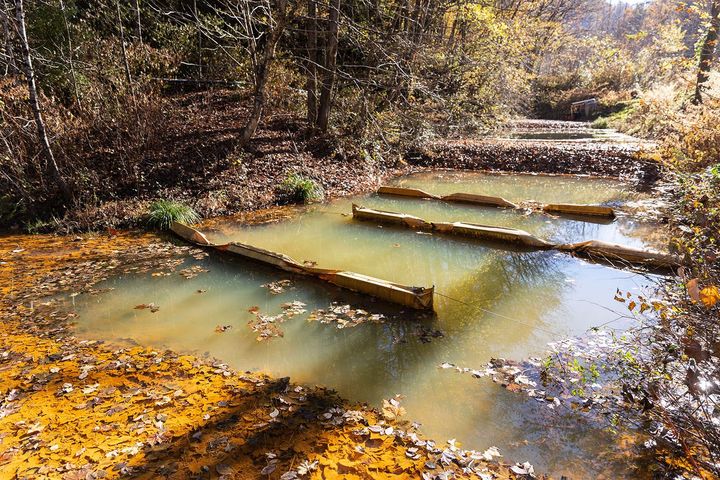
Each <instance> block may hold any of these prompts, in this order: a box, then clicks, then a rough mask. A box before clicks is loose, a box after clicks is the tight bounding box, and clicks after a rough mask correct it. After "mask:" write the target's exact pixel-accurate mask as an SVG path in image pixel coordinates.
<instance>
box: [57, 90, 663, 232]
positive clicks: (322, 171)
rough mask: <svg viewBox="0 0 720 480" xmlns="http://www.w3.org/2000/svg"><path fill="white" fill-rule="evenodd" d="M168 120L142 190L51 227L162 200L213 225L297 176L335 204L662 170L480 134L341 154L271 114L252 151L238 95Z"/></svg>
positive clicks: (116, 221)
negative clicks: (516, 180) (405, 189)
mask: <svg viewBox="0 0 720 480" xmlns="http://www.w3.org/2000/svg"><path fill="white" fill-rule="evenodd" d="M162 115H163V118H162V119H161V121H158V123H161V124H162V128H159V129H158V130H157V132H156V135H154V137H153V138H152V140H151V141H149V142H148V144H147V146H146V150H145V151H144V153H143V158H142V160H141V161H140V164H139V165H138V166H137V169H138V170H139V171H141V172H143V174H142V178H141V180H139V183H137V184H136V185H134V186H133V187H132V188H130V189H129V190H128V191H126V192H117V193H116V194H114V197H115V198H114V199H112V200H106V201H103V202H101V203H99V204H97V205H92V206H81V207H78V208H76V209H73V210H70V211H69V212H68V213H67V215H65V217H64V218H63V219H61V220H59V222H57V224H56V225H55V226H54V227H53V226H52V225H49V229H53V230H58V231H66V232H68V231H92V230H96V231H97V230H102V229H104V228H108V227H110V228H127V227H136V226H141V225H142V223H143V216H144V215H145V214H146V211H147V206H148V204H149V202H150V201H152V200H153V199H157V198H168V199H173V200H178V201H182V202H185V203H187V204H189V205H190V206H192V207H193V208H195V210H196V211H198V213H200V215H201V216H203V217H204V218H210V217H215V216H220V215H234V214H238V213H242V212H250V211H253V210H258V209H261V208H266V207H270V206H274V205H279V204H284V203H287V202H288V201H289V199H288V198H287V197H286V196H285V195H284V194H283V192H282V189H281V184H282V182H283V180H285V178H287V175H288V173H290V172H297V173H299V174H302V175H303V176H306V177H308V178H311V179H313V180H315V181H316V182H317V183H318V184H320V185H321V186H322V188H323V190H324V192H325V194H326V197H327V198H334V197H340V196H347V195H352V194H359V193H365V192H369V191H371V190H373V189H374V188H376V187H377V186H379V185H380V184H382V183H383V182H384V181H385V180H386V179H388V178H390V177H392V176H396V175H402V174H407V173H412V172H414V171H418V170H423V169H432V168H462V169H472V170H495V171H521V172H538V173H566V174H586V175H600V176H610V177H615V178H624V179H626V180H628V181H630V182H633V183H635V184H636V185H637V186H638V188H647V187H648V186H649V185H652V183H653V182H654V181H655V180H657V179H658V177H659V168H658V165H657V164H656V163H654V162H652V161H647V160H641V159H639V158H638V156H637V155H636V154H637V150H638V148H637V146H636V145H623V144H601V143H582V142H573V143H568V144H565V145H557V144H553V143H550V142H527V141H524V142H513V141H493V140H487V139H484V138H482V137H480V136H474V137H468V138H462V139H435V140H431V141H427V142H425V143H424V144H423V145H420V146H418V147H417V148H415V149H413V150H412V151H409V152H406V153H405V154H404V155H401V154H400V153H398V154H396V155H395V156H394V158H385V159H382V160H381V159H374V160H373V159H371V158H358V156H362V155H358V154H351V153H348V152H346V151H345V150H344V149H343V147H339V145H343V143H344V142H345V140H347V139H345V140H343V139H339V140H338V139H335V140H330V139H327V138H319V139H313V140H309V139H308V138H307V135H306V132H305V129H304V121H303V120H302V119H301V118H299V117H298V116H294V115H289V114H276V113H273V112H272V111H270V113H269V114H268V116H267V118H266V119H265V121H264V122H263V123H262V124H261V126H260V128H259V130H258V132H257V134H256V135H255V137H254V138H253V140H252V141H251V142H250V144H249V146H248V147H247V148H246V149H245V150H243V151H238V150H237V149H236V148H235V147H234V146H233V142H234V139H235V138H237V136H238V135H239V133H240V132H241V131H242V128H243V126H244V118H245V117H246V115H247V112H246V109H245V107H244V102H242V101H239V99H238V93H237V92H236V91H232V90H214V91H211V92H195V93H183V94H176V95H171V96H169V97H168V98H167V104H166V105H165V107H164V108H163V111H162ZM548 125H549V126H550V127H551V128H554V129H558V131H563V130H564V129H567V128H569V127H568V124H567V123H566V122H565V123H563V122H546V123H545V122H543V123H541V124H540V126H543V127H547V126H548ZM535 126H537V125H535ZM571 126H572V125H571ZM347 143H348V144H350V143H351V142H350V141H347ZM338 147H339V148H338ZM103 154H106V153H103ZM101 160H102V159H100V158H98V162H100V161H101ZM109 183H117V182H114V181H109Z"/></svg>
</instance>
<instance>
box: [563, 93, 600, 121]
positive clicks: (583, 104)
mask: <svg viewBox="0 0 720 480" xmlns="http://www.w3.org/2000/svg"><path fill="white" fill-rule="evenodd" d="M599 106H600V104H599V103H598V101H597V98H588V99H587V100H580V101H579V102H573V103H571V104H570V120H577V119H578V118H586V119H587V118H590V115H591V114H592V113H594V112H595V111H597V109H598V107H599Z"/></svg>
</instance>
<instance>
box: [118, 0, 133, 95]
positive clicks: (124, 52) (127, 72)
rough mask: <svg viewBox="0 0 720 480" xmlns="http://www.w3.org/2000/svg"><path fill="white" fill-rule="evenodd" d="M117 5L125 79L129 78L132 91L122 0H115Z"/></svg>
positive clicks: (128, 81) (128, 82)
mask: <svg viewBox="0 0 720 480" xmlns="http://www.w3.org/2000/svg"><path fill="white" fill-rule="evenodd" d="M115 6H116V7H117V19H118V28H119V29H120V47H121V50H122V57H123V65H124V67H125V80H127V84H128V89H129V90H130V91H131V93H132V76H131V75H130V63H129V62H128V57H127V50H126V49H125V29H124V28H123V22H122V13H121V12H120V0H115Z"/></svg>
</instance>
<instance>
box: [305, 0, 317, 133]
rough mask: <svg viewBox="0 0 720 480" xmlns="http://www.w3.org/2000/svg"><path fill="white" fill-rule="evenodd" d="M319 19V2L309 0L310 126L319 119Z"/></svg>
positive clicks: (308, 64)
mask: <svg viewBox="0 0 720 480" xmlns="http://www.w3.org/2000/svg"><path fill="white" fill-rule="evenodd" d="M317 32H318V19H317V2H316V0H308V4H307V50H308V60H307V80H306V82H305V90H306V91H307V122H308V125H310V127H314V126H315V122H316V121H317V108H318V107H317V71H318V69H317V67H318V50H317V49H318V43H317Z"/></svg>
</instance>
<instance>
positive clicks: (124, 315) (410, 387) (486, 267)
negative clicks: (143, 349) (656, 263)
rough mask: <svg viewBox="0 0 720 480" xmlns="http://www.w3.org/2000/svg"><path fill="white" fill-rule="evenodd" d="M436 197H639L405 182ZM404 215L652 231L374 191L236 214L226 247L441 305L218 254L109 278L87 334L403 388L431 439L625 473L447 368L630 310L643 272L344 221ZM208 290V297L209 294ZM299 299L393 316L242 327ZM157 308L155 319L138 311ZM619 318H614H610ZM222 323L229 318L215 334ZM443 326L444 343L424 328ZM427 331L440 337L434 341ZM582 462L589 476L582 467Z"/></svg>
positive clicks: (246, 365)
mask: <svg viewBox="0 0 720 480" xmlns="http://www.w3.org/2000/svg"><path fill="white" fill-rule="evenodd" d="M397 183H398V184H401V185H403V186H412V187H418V188H423V189H425V190H427V191H429V192H431V193H436V194H445V193H452V192H455V191H459V192H474V193H481V192H482V193H484V194H487V195H502V196H505V197H506V198H508V199H509V200H513V201H518V200H526V199H534V200H538V201H543V202H549V201H565V202H583V203H605V204H614V205H619V204H622V203H623V202H624V201H627V200H629V199H634V198H635V195H634V194H632V193H630V192H629V191H627V190H626V189H624V188H623V186H622V185H621V184H618V183H616V182H612V181H609V180H598V179H578V178H574V177H560V176H558V177H540V176H530V175H508V176H498V175H486V174H478V173H457V172H454V173H448V172H439V173H433V174H423V175H416V176H412V177H406V178H403V179H400V180H398V181H397ZM353 202H355V203H360V204H362V205H364V206H368V207H374V208H382V209H385V210H391V211H402V212H406V213H411V214H414V215H418V216H421V217H423V218H425V219H428V220H445V221H455V220H463V221H469V222H475V223H484V224H490V225H499V226H507V227H515V228H522V229H525V230H527V231H529V232H531V233H534V234H536V235H539V236H541V237H544V238H548V239H552V240H563V241H581V240H587V239H591V238H598V239H602V240H608V241H616V242H619V243H624V244H632V245H639V246H641V245H644V242H643V240H642V236H643V235H642V232H643V229H644V228H648V227H647V226H644V225H641V224H638V223H636V222H633V221H632V220H630V219H628V218H621V219H618V220H617V221H616V222H614V223H611V224H607V225H602V224H595V223H584V222H578V221H573V220H568V219H561V218H553V217H549V216H545V215H542V214H532V215H523V214H522V213H519V212H516V211H510V210H501V209H493V208H483V207H477V206H464V205H453V204H445V203H442V202H437V201H427V200H414V199H403V198H393V197H379V196H374V195H373V196H368V197H362V198H354V199H341V200H338V201H334V202H331V203H328V204H321V205H314V206H311V207H307V208H298V212H297V213H298V215H297V216H295V217H294V218H291V219H289V220H286V221H282V222H279V223H271V224H266V225H258V226H252V227H247V226H241V225H233V224H231V223H228V224H225V225H223V228H222V229H221V230H215V231H213V232H211V234H210V237H211V239H212V240H215V241H225V240H235V241H241V242H245V243H249V244H252V245H255V246H259V247H262V248H266V249H269V250H274V251H278V252H282V253H285V254H288V255H290V256H292V257H294V258H296V259H297V260H300V261H304V260H313V261H317V262H318V264H319V266H323V267H332V268H342V269H348V270H352V271H356V272H359V273H364V274H368V275H373V276H377V277H380V278H383V279H386V280H391V281H395V282H401V283H405V284H410V285H418V286H430V285H435V286H436V291H437V292H438V295H437V296H436V298H435V311H436V315H434V316H433V315H421V314H418V313H416V312H405V311H401V310H399V309H397V308H393V307H390V306H387V305H383V304H381V303H379V302H373V301H368V300H367V299H363V298H360V297H359V296H356V295H354V294H350V293H347V292H343V291H340V290H337V289H334V288H332V287H328V286H326V285H324V284H322V283H320V282H316V281H313V280H310V279H302V278H295V279H294V281H295V284H294V287H293V288H291V289H289V290H287V291H285V292H284V293H281V294H279V295H273V294H271V293H270V292H269V291H268V290H267V289H266V288H263V287H261V285H262V284H265V283H268V282H271V281H276V280H279V279H284V278H290V276H289V275H287V274H284V273H282V272H277V271H274V270H270V269H266V268H262V267H258V266H257V265H254V264H250V263H246V262H243V261H238V260H234V259H230V258H228V257H224V256H222V255H217V254H211V255H210V257H208V258H206V259H204V260H201V261H195V260H193V261H192V262H191V263H197V264H200V265H202V266H204V267H205V268H208V269H209V270H210V271H209V272H208V273H204V274H201V275H199V276H198V277H196V278H192V279H189V280H186V279H184V278H182V277H181V276H179V275H177V274H174V275H171V276H162V277H152V276H150V275H149V274H148V275H145V276H131V277H121V278H114V279H112V280H110V281H108V282H107V284H106V285H105V286H107V287H114V290H112V291H110V292H107V293H105V294H102V295H100V296H97V297H85V298H83V296H80V297H77V299H76V302H79V304H78V307H79V312H80V320H79V325H78V331H79V333H80V334H81V335H83V336H86V337H92V338H103V339H108V338H113V339H119V338H131V339H134V340H136V341H138V342H140V343H142V344H150V345H153V346H158V347H162V346H166V347H170V348H173V349H179V350H184V351H193V352H198V353H203V352H209V353H210V354H212V355H213V356H215V357H218V358H220V359H222V360H224V361H225V362H227V363H229V364H230V365H232V366H234V367H237V368H240V369H243V370H247V369H253V370H261V371H264V372H267V373H270V374H272V375H275V376H290V377H291V378H292V380H293V381H295V382H302V383H310V384H322V385H327V386H330V387H332V388H335V389H336V390H338V391H339V392H340V393H341V394H342V395H343V396H345V397H346V398H349V399H351V400H354V401H364V402H368V403H370V404H373V405H379V404H380V403H381V401H382V399H383V398H389V397H392V396H393V395H395V394H402V395H404V396H405V400H404V402H403V403H404V405H405V407H406V408H407V411H408V418H410V419H412V420H416V421H418V422H420V423H421V424H423V427H422V430H423V432H425V433H426V434H427V435H429V436H431V437H433V438H435V439H437V440H439V441H442V440H443V439H447V438H457V439H458V440H459V441H461V442H462V443H463V445H464V446H465V447H466V448H474V449H485V448H488V447H490V446H492V445H496V446H497V447H499V448H500V450H501V451H502V452H503V453H504V455H505V456H506V458H508V459H512V460H514V461H515V460H517V461H525V460H528V461H530V462H531V463H533V464H534V465H535V467H536V470H538V471H541V472H547V473H550V474H552V475H553V476H557V477H558V478H559V477H560V475H563V474H565V475H568V476H570V477H571V478H587V477H593V476H598V475H600V474H601V472H602V471H604V473H605V474H606V475H608V477H609V478H612V477H613V476H615V477H617V476H625V475H624V471H623V470H622V468H623V466H622V465H621V464H613V463H612V462H608V461H607V459H606V458H604V457H603V456H601V455H600V453H605V452H606V451H607V450H608V448H609V447H610V446H611V445H612V444H611V442H610V441H609V440H601V439H602V438H603V437H602V434H601V433H600V432H597V431H593V430H588V429H585V428H583V427H581V426H579V425H578V424H576V423H574V422H569V423H568V421H567V420H565V421H563V422H562V423H563V425H562V426H561V427H557V428H550V426H549V423H550V422H551V420H552V417H553V416H552V415H551V414H550V413H549V411H548V410H547V407H543V406H541V405H539V404H536V403H535V402H534V401H532V400H528V399H526V398H524V397H523V396H522V395H520V394H513V393H510V392H507V391H504V390H503V389H502V388H500V387H498V386H497V385H495V384H493V383H492V381H491V380H489V379H479V380H478V379H474V378H472V377H471V376H469V375H462V374H459V373H456V372H454V371H453V370H444V369H439V368H438V365H440V364H441V363H443V362H451V363H454V364H457V365H461V366H468V367H480V366H482V365H483V364H484V363H485V362H487V361H488V360H489V359H491V358H493V357H504V358H517V359H519V358H523V357H527V356H530V355H537V354H540V353H541V352H542V351H543V349H544V346H545V345H546V344H547V343H548V342H550V341H553V340H556V339H558V338H560V337H561V336H563V335H579V334H582V333H583V332H585V331H587V330H588V329H589V328H591V327H593V326H597V325H600V324H603V323H606V322H609V321H614V322H615V323H614V325H615V326H616V327H618V328H622V327H625V326H627V320H625V319H623V318H619V317H620V316H621V315H622V313H621V310H622V309H621V305H619V304H617V303H616V302H615V301H614V300H613V296H614V294H615V291H616V289H617V288H619V289H621V290H623V291H633V292H638V291H639V290H640V289H642V288H644V286H645V285H646V284H647V281H646V280H645V279H644V278H643V277H641V276H638V275H635V274H632V273H628V272H624V271H619V270H615V269H612V268H609V267H605V266H601V265H594V264H591V263H588V262H585V261H583V260H579V259H575V258H572V257H570V256H568V255H565V254H562V253H558V252H517V251H512V249H501V248H497V247H498V246H497V245H488V244H482V243H478V242H473V241H465V240H461V239H454V238H448V237H441V236H434V235H424V234H417V233H415V232H412V231H409V230H402V229H394V228H389V227H383V228H380V227H378V226H376V225H373V224H368V223H361V222H356V221H353V220H352V218H351V217H349V216H347V214H348V213H349V212H350V207H351V203H353ZM198 290H204V291H205V292H204V293H198ZM293 300H299V301H302V302H304V303H306V304H307V307H306V309H307V310H308V311H310V310H313V309H315V308H327V307H328V305H330V304H331V303H332V302H339V303H341V304H346V303H347V304H352V305H353V306H358V305H359V306H361V307H363V308H364V309H366V310H368V311H371V312H377V313H384V314H386V315H388V317H389V318H388V320H387V321H386V322H385V323H382V324H375V323H366V324H362V325H359V326H357V327H355V328H345V329H338V328H336V327H335V326H334V325H332V324H320V323H318V322H308V321H306V318H307V314H304V315H300V316H298V317H295V318H293V319H290V320H288V321H287V322H285V323H282V324H281V325H280V328H281V329H282V330H283V331H284V337H282V338H274V339H272V340H270V341H267V342H262V343H259V342H257V341H256V340H255V336H256V335H255V334H254V333H253V332H251V331H250V329H249V328H248V326H247V325H246V324H247V322H248V321H249V320H251V319H252V318H253V315H252V314H251V313H249V312H248V308H250V307H252V306H258V307H259V308H260V310H261V312H263V313H267V314H273V315H274V314H277V313H280V312H281V310H282V309H281V306H280V305H281V304H282V303H284V302H290V301H293ZM150 302H153V303H155V304H157V305H158V306H159V307H160V310H159V311H158V312H157V313H151V312H150V311H149V310H135V309H133V307H134V306H135V305H138V304H142V303H150ZM614 311H617V312H620V313H619V314H617V313H613V312H614ZM217 325H232V327H233V328H232V329H230V330H229V331H226V332H225V333H216V332H215V331H214V330H215V327H216V326H217ZM436 330H440V331H441V332H442V334H443V335H444V336H443V337H440V338H428V336H427V335H423V333H424V332H427V331H436ZM424 340H431V341H430V342H429V343H425V341H424ZM580 472H582V473H580Z"/></svg>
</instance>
